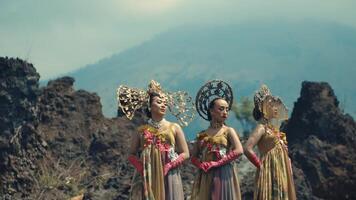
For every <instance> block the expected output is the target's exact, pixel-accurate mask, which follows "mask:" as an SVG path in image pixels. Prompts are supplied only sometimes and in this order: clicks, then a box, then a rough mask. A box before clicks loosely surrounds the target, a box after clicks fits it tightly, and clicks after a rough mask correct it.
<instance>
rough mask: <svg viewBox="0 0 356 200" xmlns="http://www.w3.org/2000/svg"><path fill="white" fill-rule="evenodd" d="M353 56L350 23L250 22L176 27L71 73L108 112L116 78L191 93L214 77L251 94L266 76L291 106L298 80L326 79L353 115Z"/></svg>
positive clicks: (355, 45) (355, 36)
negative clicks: (155, 83) (157, 82)
mask: <svg viewBox="0 0 356 200" xmlns="http://www.w3.org/2000/svg"><path fill="white" fill-rule="evenodd" d="M354 55H356V30H355V29H352V28H350V27H347V26H344V25H340V24H335V23H330V22H320V21H319V22H318V21H310V22H306V21H303V22H257V21H254V22H250V23H245V24H238V25H231V26H220V27H204V26H201V27H181V28H179V29H175V30H172V31H169V32H166V33H162V34H160V35H158V36H156V37H155V38H154V39H152V40H150V41H147V42H145V43H143V44H141V45H139V46H137V47H134V48H131V49H129V50H127V51H124V52H122V53H120V54H117V55H113V56H111V57H110V58H106V59H103V60H101V61H99V62H98V63H96V64H92V65H88V66H86V67H84V68H82V69H80V70H78V71H76V72H73V73H71V74H69V75H70V76H73V77H75V79H76V87H77V88H83V89H86V90H89V91H94V92H97V93H98V94H99V96H100V97H101V99H102V103H103V112H104V113H105V114H106V115H108V116H114V115H115V114H116V109H117V105H116V98H115V95H116V88H117V87H118V85H120V84H127V85H130V86H133V87H140V88H144V87H146V86H147V83H148V81H149V80H151V79H156V80H158V81H159V82H161V83H162V85H163V87H164V88H167V89H168V90H187V91H189V92H190V94H191V95H192V96H193V97H194V96H195V94H196V92H197V90H198V89H199V87H200V86H201V85H202V84H203V83H204V82H206V81H207V80H210V79H215V78H219V79H224V80H226V81H227V82H229V83H231V84H232V86H233V89H234V93H235V96H236V99H237V100H239V99H240V98H241V96H250V97H252V94H253V92H254V91H255V90H256V89H258V87H259V85H260V84H261V83H266V84H268V85H269V86H270V88H271V89H272V91H273V93H274V94H277V95H279V96H281V97H282V98H283V99H284V100H285V102H286V104H287V105H288V107H289V108H290V109H292V105H293V102H294V101H295V100H296V99H297V97H298V95H299V90H300V83H301V82H302V81H304V80H309V81H327V82H329V83H330V84H332V85H333V86H334V89H335V92H336V94H337V95H338V96H340V101H341V102H342V103H344V104H345V105H346V110H347V111H348V112H349V113H351V114H352V115H354V113H356V105H354V104H352V103H351V102H355V100H356V92H355V87H354V83H353V76H354V74H356V68H355V67H354V65H355V63H356V57H355V56H354ZM196 131H197V128H195V129H194V131H193V130H191V132H196Z"/></svg>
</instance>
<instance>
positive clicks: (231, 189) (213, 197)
mask: <svg viewBox="0 0 356 200" xmlns="http://www.w3.org/2000/svg"><path fill="white" fill-rule="evenodd" d="M196 142H197V143H198V144H201V143H206V144H208V146H205V145H204V146H201V145H200V148H199V157H200V161H201V162H206V161H216V160H218V158H217V156H216V153H215V152H213V151H209V146H210V149H216V148H215V147H218V148H219V149H226V151H228V150H229V149H230V148H231V145H230V143H229V141H228V133H227V132H224V133H222V134H217V135H214V136H209V135H208V134H207V133H204V132H202V133H200V134H198V136H197V141H196ZM191 199H192V200H225V199H226V200H240V199H241V193H240V185H239V180H238V178H237V167H236V164H235V162H231V163H229V164H226V165H223V166H220V167H217V168H212V169H211V170H209V171H208V172H207V173H205V172H203V171H202V170H200V169H199V173H198V176H197V177H196V179H195V181H194V185H193V190H192V196H191Z"/></svg>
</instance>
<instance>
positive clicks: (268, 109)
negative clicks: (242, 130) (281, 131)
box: [244, 98, 280, 158]
mask: <svg viewBox="0 0 356 200" xmlns="http://www.w3.org/2000/svg"><path fill="white" fill-rule="evenodd" d="M279 104H280V102H278V101H277V102H276V101H275V100H273V99H271V98H267V99H266V100H265V102H263V110H264V113H265V114H264V116H263V117H264V118H265V119H267V120H272V119H277V118H278V117H279V113H278V106H279ZM276 127H277V129H278V128H279V126H276ZM265 131H266V130H265V126H263V125H262V124H258V125H257V127H256V128H255V130H253V132H252V133H251V134H250V137H249V139H248V140H247V142H246V144H245V148H244V152H245V155H246V157H247V158H251V156H252V155H253V154H254V151H253V147H254V146H255V145H257V143H258V142H259V141H260V139H261V137H262V135H263V134H264V133H265Z"/></svg>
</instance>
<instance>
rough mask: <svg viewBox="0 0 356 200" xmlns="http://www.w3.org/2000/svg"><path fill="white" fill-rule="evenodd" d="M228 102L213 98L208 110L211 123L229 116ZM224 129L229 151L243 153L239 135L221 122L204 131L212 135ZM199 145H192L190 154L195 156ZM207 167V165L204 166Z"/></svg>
mask: <svg viewBox="0 0 356 200" xmlns="http://www.w3.org/2000/svg"><path fill="white" fill-rule="evenodd" d="M229 110H230V109H229V104H228V103H227V102H226V101H225V100H224V99H218V100H215V103H214V106H213V108H212V109H210V110H209V112H210V115H211V123H214V122H218V123H224V122H225V120H226V119H227V118H228V116H229ZM225 131H227V132H228V140H229V142H230V143H231V146H232V147H231V151H235V152H236V153H237V154H238V155H241V154H243V148H242V145H241V142H240V139H239V137H238V136H237V133H236V131H235V130H234V129H233V128H231V127H228V126H226V125H225V124H223V125H222V126H221V127H219V128H213V127H209V128H208V129H207V130H206V133H207V134H209V135H211V136H213V135H218V134H223V133H224V132H225ZM199 151H200V150H199V146H198V145H194V149H193V153H192V155H193V156H195V157H197V156H198V154H199ZM202 165H203V166H204V165H208V163H207V162H203V163H202ZM206 167H207V166H206Z"/></svg>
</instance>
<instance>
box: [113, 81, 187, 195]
mask: <svg viewBox="0 0 356 200" xmlns="http://www.w3.org/2000/svg"><path fill="white" fill-rule="evenodd" d="M117 93H118V101H119V106H120V108H121V109H122V111H123V113H124V114H125V115H126V116H127V117H128V118H129V119H132V118H133V116H134V114H135V111H136V110H137V109H140V108H142V107H143V106H147V110H146V112H147V116H148V118H149V119H148V121H147V124H144V125H142V126H140V127H138V132H137V134H134V135H133V136H132V141H131V149H130V152H129V153H130V156H129V157H128V160H129V162H130V163H131V164H132V165H133V166H134V167H135V168H136V172H137V173H135V174H134V178H133V185H132V187H131V192H130V199H134V200H137V199H145V200H183V199H184V194H183V186H182V180H181V176H180V172H179V166H180V165H182V163H183V162H184V160H186V159H187V158H188V157H189V150H188V146H187V143H186V140H185V137H184V133H183V131H182V129H181V127H180V125H178V124H177V123H172V122H169V121H168V120H166V119H165V118H164V117H165V115H166V111H167V109H169V110H170V111H171V112H172V114H173V115H174V116H176V117H177V119H178V121H179V122H180V123H181V124H183V125H187V124H188V123H189V122H190V121H191V120H192V118H193V114H191V113H194V112H193V111H194V107H193V103H192V102H191V98H190V97H189V96H188V95H187V93H186V92H176V93H168V92H165V91H163V90H162V88H161V86H160V84H158V83H157V82H156V81H151V83H150V84H149V86H148V90H147V91H143V90H140V89H134V88H129V87H126V86H120V87H119V88H118V92H117ZM188 105H191V107H189V106H188ZM187 111H191V113H190V114H189V113H188V112H187Z"/></svg>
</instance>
